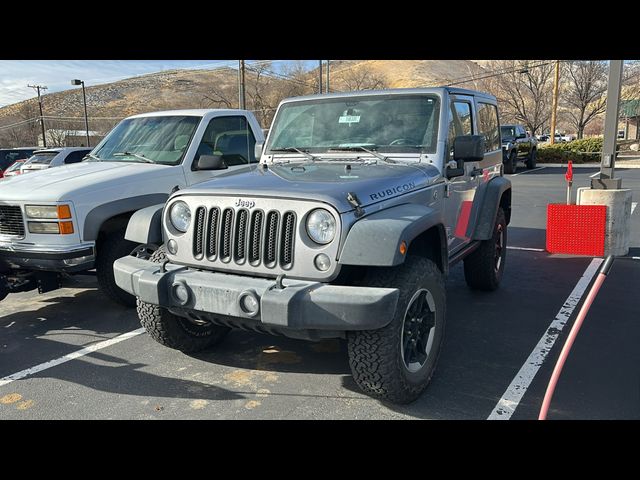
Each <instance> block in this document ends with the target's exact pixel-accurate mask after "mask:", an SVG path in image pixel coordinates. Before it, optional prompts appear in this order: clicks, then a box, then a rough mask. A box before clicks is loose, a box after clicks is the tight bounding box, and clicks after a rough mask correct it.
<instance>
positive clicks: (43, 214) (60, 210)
mask: <svg viewBox="0 0 640 480" xmlns="http://www.w3.org/2000/svg"><path fill="white" fill-rule="evenodd" d="M24 210H25V212H26V213H27V217H29V218H47V219H65V218H71V208H70V207H69V205H25V207H24Z"/></svg>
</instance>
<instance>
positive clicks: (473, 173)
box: [469, 168, 484, 177]
mask: <svg viewBox="0 0 640 480" xmlns="http://www.w3.org/2000/svg"><path fill="white" fill-rule="evenodd" d="M483 171H484V170H483V169H482V168H474V169H473V170H471V172H469V176H470V177H476V176H478V175H482V172H483Z"/></svg>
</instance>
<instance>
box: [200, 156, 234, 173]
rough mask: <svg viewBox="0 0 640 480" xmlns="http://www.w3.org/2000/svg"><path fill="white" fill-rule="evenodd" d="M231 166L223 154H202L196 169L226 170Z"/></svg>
mask: <svg viewBox="0 0 640 480" xmlns="http://www.w3.org/2000/svg"><path fill="white" fill-rule="evenodd" d="M227 168H229V167H228V166H227V164H226V163H224V160H223V159H222V155H200V158H199V159H198V164H197V165H196V170H225V169H227Z"/></svg>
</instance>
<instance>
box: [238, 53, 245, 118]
mask: <svg viewBox="0 0 640 480" xmlns="http://www.w3.org/2000/svg"><path fill="white" fill-rule="evenodd" d="M238 105H239V108H241V109H242V110H244V109H245V108H246V98H245V79H244V60H238Z"/></svg>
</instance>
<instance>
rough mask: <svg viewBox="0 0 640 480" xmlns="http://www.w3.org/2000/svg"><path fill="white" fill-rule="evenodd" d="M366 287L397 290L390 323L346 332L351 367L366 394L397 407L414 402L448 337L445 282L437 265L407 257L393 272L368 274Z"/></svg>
mask: <svg viewBox="0 0 640 480" xmlns="http://www.w3.org/2000/svg"><path fill="white" fill-rule="evenodd" d="M364 284H365V285H367V286H371V287H396V288H398V289H399V290H400V297H399V298H398V305H397V307H396V312H395V314H394V317H393V318H392V319H391V322H390V323H389V324H388V325H387V326H385V327H383V328H380V329H377V330H363V331H353V332H348V333H347V342H348V351H349V365H350V366H351V372H352V374H353V378H354V380H355V381H356V383H357V384H358V386H359V387H360V388H361V389H362V390H363V391H364V392H365V393H367V394H368V395H371V396H373V397H377V398H380V399H383V400H388V401H390V402H393V403H410V402H412V401H414V400H416V399H417V398H418V397H419V396H420V394H421V393H422V391H423V390H424V389H425V388H426V386H427V384H428V383H429V381H430V380H431V376H432V375H433V372H434V371H435V368H436V363H437V361H438V355H439V354H440V347H441V345H442V339H443V336H444V322H445V307H446V301H445V289H444V277H443V275H442V272H441V271H440V270H439V269H438V267H437V266H436V264H435V263H434V262H432V261H431V260H428V259H426V258H423V257H415V256H409V257H407V259H406V260H405V262H404V264H402V265H399V266H397V267H394V268H375V269H373V268H372V269H370V272H369V273H368V274H367V277H366V279H365V283H364Z"/></svg>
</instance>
